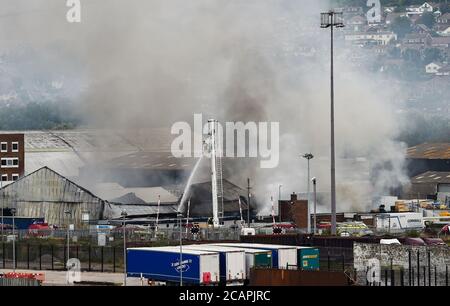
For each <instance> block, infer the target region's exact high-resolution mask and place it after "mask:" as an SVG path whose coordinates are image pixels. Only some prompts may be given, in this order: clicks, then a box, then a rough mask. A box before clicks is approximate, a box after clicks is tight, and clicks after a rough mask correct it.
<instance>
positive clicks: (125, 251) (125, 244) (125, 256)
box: [120, 209, 128, 286]
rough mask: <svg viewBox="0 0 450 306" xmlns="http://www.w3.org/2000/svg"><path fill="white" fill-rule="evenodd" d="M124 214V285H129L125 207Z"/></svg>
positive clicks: (122, 214)
mask: <svg viewBox="0 0 450 306" xmlns="http://www.w3.org/2000/svg"><path fill="white" fill-rule="evenodd" d="M120 215H121V216H122V219H123V222H122V230H123V285H124V286H126V285H127V233H126V231H125V218H126V217H127V215H128V214H127V211H126V210H125V209H124V210H122V213H121V214H120Z"/></svg>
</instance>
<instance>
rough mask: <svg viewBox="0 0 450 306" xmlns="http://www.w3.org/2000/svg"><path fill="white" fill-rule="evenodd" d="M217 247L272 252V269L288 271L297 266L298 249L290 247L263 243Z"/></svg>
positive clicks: (232, 244) (229, 244) (226, 244)
mask: <svg viewBox="0 0 450 306" xmlns="http://www.w3.org/2000/svg"><path fill="white" fill-rule="evenodd" d="M217 245H224V246H231V247H236V248H249V249H263V250H269V251H271V252H272V254H271V255H272V267H273V268H276V269H281V268H283V269H287V268H289V267H290V266H297V247H296V246H289V245H274V244H261V243H218V244H217Z"/></svg>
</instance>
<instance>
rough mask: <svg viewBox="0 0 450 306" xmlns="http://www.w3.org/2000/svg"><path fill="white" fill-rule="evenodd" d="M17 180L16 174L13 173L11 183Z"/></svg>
mask: <svg viewBox="0 0 450 306" xmlns="http://www.w3.org/2000/svg"><path fill="white" fill-rule="evenodd" d="M18 179H19V175H18V174H17V173H14V174H13V175H12V180H13V181H17V180H18Z"/></svg>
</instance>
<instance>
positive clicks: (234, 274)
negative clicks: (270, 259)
mask: <svg viewBox="0 0 450 306" xmlns="http://www.w3.org/2000/svg"><path fill="white" fill-rule="evenodd" d="M184 248H185V249H188V250H201V251H210V252H218V253H223V254H224V255H225V266H226V270H227V271H226V274H225V278H226V281H227V282H243V281H244V280H245V279H246V262H245V251H244V250H242V249H239V248H230V247H223V246H218V245H206V244H193V245H186V246H185V247H184ZM224 272H225V271H224Z"/></svg>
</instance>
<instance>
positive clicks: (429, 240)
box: [423, 238, 447, 245]
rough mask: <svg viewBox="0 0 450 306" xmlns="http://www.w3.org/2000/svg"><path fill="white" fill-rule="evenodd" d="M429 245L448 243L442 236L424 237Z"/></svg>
mask: <svg viewBox="0 0 450 306" xmlns="http://www.w3.org/2000/svg"><path fill="white" fill-rule="evenodd" d="M423 241H425V243H426V244H427V245H447V244H446V243H445V242H444V241H443V240H442V239H441V238H423Z"/></svg>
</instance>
